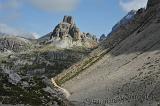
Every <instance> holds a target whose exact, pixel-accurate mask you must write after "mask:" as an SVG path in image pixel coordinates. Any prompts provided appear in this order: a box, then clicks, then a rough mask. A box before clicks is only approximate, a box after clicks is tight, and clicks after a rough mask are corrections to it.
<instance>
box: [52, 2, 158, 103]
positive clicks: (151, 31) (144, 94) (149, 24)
mask: <svg viewBox="0 0 160 106" xmlns="http://www.w3.org/2000/svg"><path fill="white" fill-rule="evenodd" d="M155 2H156V1H155ZM155 2H152V1H151V0H149V1H148V6H147V9H145V10H144V9H140V10H138V11H137V13H136V15H135V18H134V19H133V20H132V21H131V22H129V23H128V24H126V25H125V26H123V25H122V26H121V27H119V28H118V30H117V31H115V32H113V33H111V34H110V35H109V36H108V37H107V38H106V40H104V41H103V42H102V43H101V44H100V46H99V47H98V48H97V49H96V50H94V51H93V52H92V53H91V54H90V56H89V57H88V59H87V58H85V59H84V60H83V61H81V62H80V63H79V64H77V65H76V66H77V67H76V66H73V67H72V68H70V69H68V70H66V71H64V73H62V74H60V75H58V76H57V77H55V80H56V82H57V83H58V84H60V85H62V87H63V88H65V89H67V90H68V91H69V92H70V93H71V96H70V97H69V100H70V101H73V103H75V104H76V106H81V105H84V104H85V106H104V105H107V106H158V104H159V102H160V95H159V93H160V91H159V89H160V86H159V84H160V82H159V81H160V76H159V69H160V67H159V61H160V58H159V57H160V54H159V51H160V48H159V47H160V37H159V34H160V31H159V28H160V23H159V19H160V18H159V17H160V14H159V6H160V5H159V1H158V0H157V2H156V3H155Z"/></svg>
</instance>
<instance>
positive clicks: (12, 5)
mask: <svg viewBox="0 0 160 106" xmlns="http://www.w3.org/2000/svg"><path fill="white" fill-rule="evenodd" d="M20 4H21V2H20V1H19V0H6V1H4V2H2V1H0V10H3V9H17V8H19V6H20Z"/></svg>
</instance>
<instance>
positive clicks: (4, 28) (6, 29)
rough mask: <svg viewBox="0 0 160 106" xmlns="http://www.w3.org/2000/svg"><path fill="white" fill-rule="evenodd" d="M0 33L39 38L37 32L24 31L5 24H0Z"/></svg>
mask: <svg viewBox="0 0 160 106" xmlns="http://www.w3.org/2000/svg"><path fill="white" fill-rule="evenodd" d="M0 33H4V34H8V35H10V36H21V37H25V38H39V37H40V36H39V34H37V33H31V32H25V31H22V30H20V29H15V28H12V27H10V26H8V25H6V24H0Z"/></svg>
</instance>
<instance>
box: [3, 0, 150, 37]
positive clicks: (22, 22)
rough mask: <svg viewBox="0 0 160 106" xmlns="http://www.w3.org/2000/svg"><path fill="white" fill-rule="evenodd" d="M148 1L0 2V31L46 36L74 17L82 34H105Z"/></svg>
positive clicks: (50, 0) (56, 0)
mask: <svg viewBox="0 0 160 106" xmlns="http://www.w3.org/2000/svg"><path fill="white" fill-rule="evenodd" d="M146 3H147V0H0V31H3V30H4V31H5V32H7V31H8V32H10V33H11V32H14V33H18V32H22V31H24V32H30V33H34V34H36V36H38V35H39V36H42V35H45V34H46V33H48V32H51V31H52V30H53V28H54V27H55V26H56V25H57V24H58V23H59V22H60V21H61V20H62V19H63V16H64V15H71V16H73V17H74V19H75V22H76V24H77V26H78V27H79V28H80V29H81V31H83V32H90V33H93V34H96V35H101V34H103V33H105V34H107V33H109V32H110V31H111V28H112V26H113V25H114V24H115V23H117V22H118V21H119V20H120V19H121V18H122V17H123V16H124V15H125V14H126V13H127V12H128V11H130V10H132V9H138V8H140V7H145V5H146Z"/></svg>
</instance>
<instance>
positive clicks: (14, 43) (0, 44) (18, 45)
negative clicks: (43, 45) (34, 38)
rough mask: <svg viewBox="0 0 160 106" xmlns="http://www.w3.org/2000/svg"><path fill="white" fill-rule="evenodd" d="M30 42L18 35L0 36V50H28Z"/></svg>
mask: <svg viewBox="0 0 160 106" xmlns="http://www.w3.org/2000/svg"><path fill="white" fill-rule="evenodd" d="M30 46H31V42H30V41H29V40H27V39H24V38H20V37H7V36H6V37H0V52H20V51H25V50H28V49H29V47H30Z"/></svg>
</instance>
